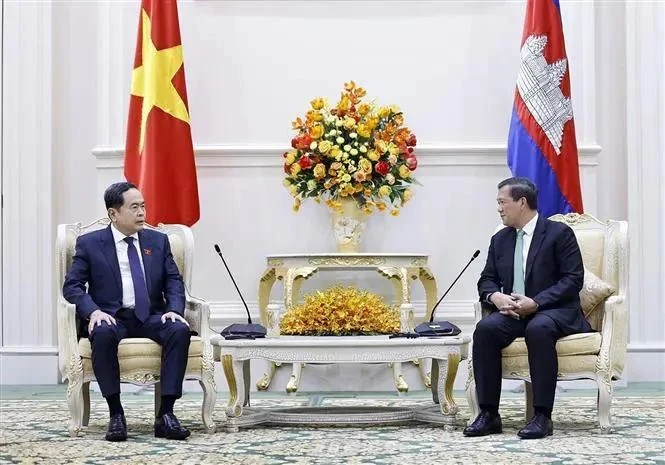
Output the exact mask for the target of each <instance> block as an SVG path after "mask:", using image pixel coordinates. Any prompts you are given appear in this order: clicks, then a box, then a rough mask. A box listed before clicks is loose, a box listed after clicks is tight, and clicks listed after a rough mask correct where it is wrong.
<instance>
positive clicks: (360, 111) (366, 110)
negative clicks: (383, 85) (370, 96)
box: [358, 103, 370, 116]
mask: <svg viewBox="0 0 665 465" xmlns="http://www.w3.org/2000/svg"><path fill="white" fill-rule="evenodd" d="M369 110H370V106H369V105H368V104H367V103H361V104H360V105H359V106H358V114H359V115H361V116H365V115H366V114H367V113H369Z"/></svg>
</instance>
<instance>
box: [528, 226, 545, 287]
mask: <svg viewBox="0 0 665 465" xmlns="http://www.w3.org/2000/svg"><path fill="white" fill-rule="evenodd" d="M544 238H545V218H543V216H542V215H539V216H538V221H536V229H534V230H533V239H531V245H530V246H529V255H527V258H526V273H525V274H524V284H525V285H526V281H527V279H529V275H530V274H531V269H532V268H533V262H534V260H535V259H536V255H538V251H539V250H540V246H541V245H542V243H543V239H544Z"/></svg>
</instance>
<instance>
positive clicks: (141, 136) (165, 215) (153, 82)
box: [125, 0, 199, 226]
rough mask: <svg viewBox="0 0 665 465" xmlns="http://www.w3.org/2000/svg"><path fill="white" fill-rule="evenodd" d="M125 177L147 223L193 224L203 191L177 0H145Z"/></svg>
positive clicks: (136, 62)
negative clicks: (143, 207)
mask: <svg viewBox="0 0 665 465" xmlns="http://www.w3.org/2000/svg"><path fill="white" fill-rule="evenodd" d="M125 177H126V178H127V180H128V181H129V182H132V183H134V184H136V185H137V186H138V187H139V189H140V190H141V192H142V193H143V197H144V199H145V204H146V219H147V221H148V223H150V224H153V225H156V224H158V223H177V224H186V225H188V226H191V225H193V224H194V223H196V222H197V221H198V219H199V192H198V184H197V181H196V164H195V160H194V149H193V146H192V133H191V128H190V125H189V110H188V107H187V89H186V87H185V67H184V64H183V54H182V43H181V40H180V26H179V24H178V5H177V3H176V0H142V2H141V13H140V15H139V33H138V40H137V43H136V55H135V56H134V71H133V72H132V89H131V96H130V102H129V119H128V122H127V145H126V148H125Z"/></svg>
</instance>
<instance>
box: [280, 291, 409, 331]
mask: <svg viewBox="0 0 665 465" xmlns="http://www.w3.org/2000/svg"><path fill="white" fill-rule="evenodd" d="M399 329H400V319H399V310H397V309H396V308H390V307H389V306H388V305H386V304H385V303H384V302H383V299H381V297H379V296H378V295H376V294H372V293H370V292H367V291H360V290H358V289H356V288H354V287H346V288H345V287H341V286H336V287H333V288H330V289H327V290H325V291H315V292H312V293H310V294H307V295H306V296H305V298H304V302H303V303H302V304H300V305H297V306H294V307H292V308H291V309H289V310H288V311H287V312H286V313H285V314H284V316H283V317H282V320H281V322H280V333H281V334H290V335H298V336H351V335H371V334H392V333H397V332H399Z"/></svg>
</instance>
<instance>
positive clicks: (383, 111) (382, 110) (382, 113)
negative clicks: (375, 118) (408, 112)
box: [379, 107, 390, 118]
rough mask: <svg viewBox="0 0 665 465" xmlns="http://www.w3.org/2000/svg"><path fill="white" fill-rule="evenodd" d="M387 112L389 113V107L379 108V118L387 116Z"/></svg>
mask: <svg viewBox="0 0 665 465" xmlns="http://www.w3.org/2000/svg"><path fill="white" fill-rule="evenodd" d="M389 114H390V108H388V107H381V108H379V118H387V117H388V115H389Z"/></svg>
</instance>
